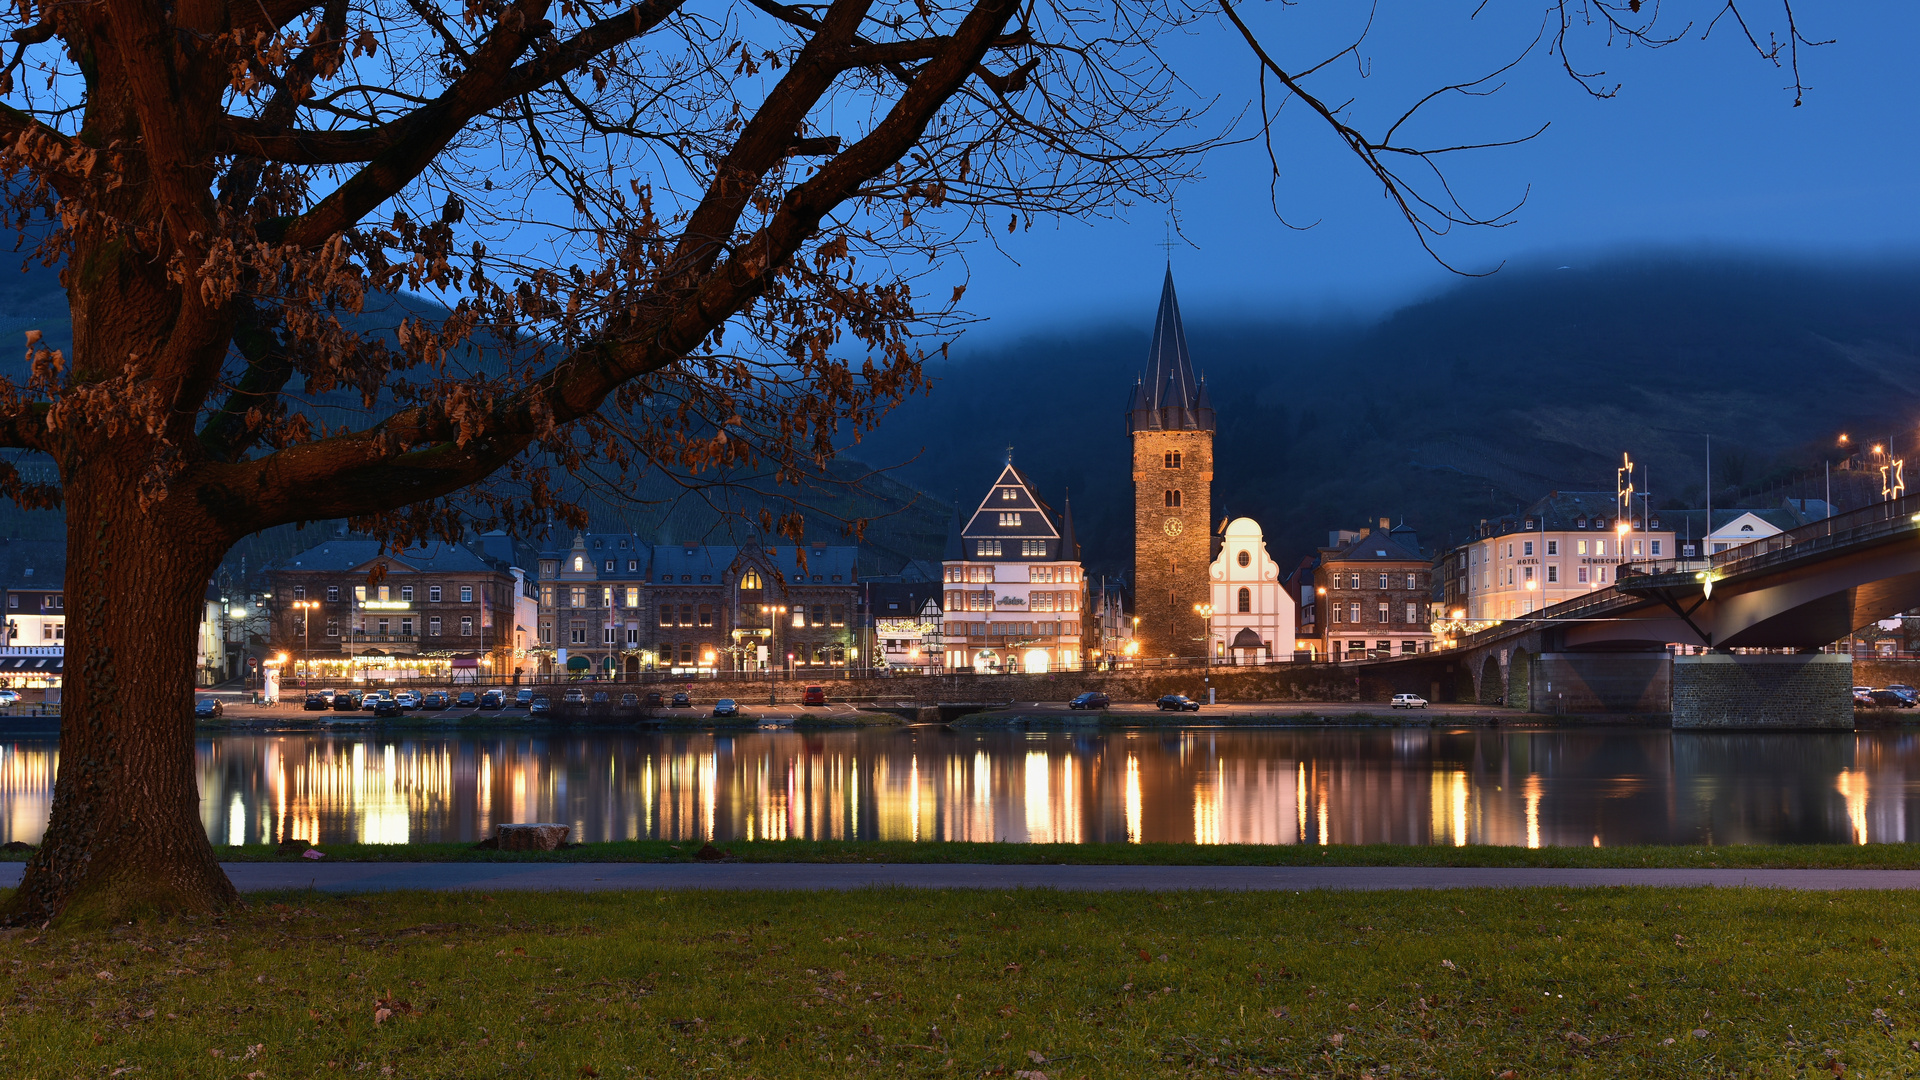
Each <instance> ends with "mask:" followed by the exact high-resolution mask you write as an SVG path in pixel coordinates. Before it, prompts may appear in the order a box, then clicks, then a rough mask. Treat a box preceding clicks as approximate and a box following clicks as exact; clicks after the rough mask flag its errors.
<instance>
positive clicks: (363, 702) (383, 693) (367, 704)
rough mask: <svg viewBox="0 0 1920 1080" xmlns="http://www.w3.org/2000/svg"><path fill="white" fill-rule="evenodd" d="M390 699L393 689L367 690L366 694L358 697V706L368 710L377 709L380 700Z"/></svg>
mask: <svg viewBox="0 0 1920 1080" xmlns="http://www.w3.org/2000/svg"><path fill="white" fill-rule="evenodd" d="M392 700H393V691H391V690H369V691H367V696H366V697H363V698H361V699H360V707H361V708H362V709H367V710H370V711H371V710H377V709H379V708H380V703H381V702H383V701H392Z"/></svg>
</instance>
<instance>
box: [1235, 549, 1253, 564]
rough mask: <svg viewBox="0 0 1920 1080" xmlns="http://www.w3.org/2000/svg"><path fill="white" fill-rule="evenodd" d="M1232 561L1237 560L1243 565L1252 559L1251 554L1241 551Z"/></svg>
mask: <svg viewBox="0 0 1920 1080" xmlns="http://www.w3.org/2000/svg"><path fill="white" fill-rule="evenodd" d="M1234 561H1235V562H1238V563H1239V564H1240V565H1241V566H1245V565H1247V564H1248V563H1251V562H1252V561H1253V556H1252V555H1249V554H1247V553H1246V552H1244V551H1242V552H1241V553H1240V554H1239V556H1238V557H1237V558H1236V559H1235V560H1234Z"/></svg>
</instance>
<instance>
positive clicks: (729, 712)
mask: <svg viewBox="0 0 1920 1080" xmlns="http://www.w3.org/2000/svg"><path fill="white" fill-rule="evenodd" d="M713 715H715V716H739V715H740V706H739V704H738V703H737V702H735V701H734V700H733V699H732V698H730V697H723V698H721V699H720V700H719V701H716V702H714V703H713Z"/></svg>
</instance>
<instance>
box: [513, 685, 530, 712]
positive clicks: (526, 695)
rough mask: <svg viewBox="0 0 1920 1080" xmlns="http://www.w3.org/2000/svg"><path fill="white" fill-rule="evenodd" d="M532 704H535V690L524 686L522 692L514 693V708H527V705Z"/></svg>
mask: <svg viewBox="0 0 1920 1080" xmlns="http://www.w3.org/2000/svg"><path fill="white" fill-rule="evenodd" d="M531 704H533V691H532V690H529V689H527V688H525V687H522V688H521V689H520V692H519V693H517V694H515V695H513V707H514V708H516V709H524V708H526V707H527V706H529V705H531Z"/></svg>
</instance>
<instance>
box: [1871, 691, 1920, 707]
mask: <svg viewBox="0 0 1920 1080" xmlns="http://www.w3.org/2000/svg"><path fill="white" fill-rule="evenodd" d="M1873 703H1874V704H1875V705H1879V706H1881V707H1882V708H1891V709H1911V708H1913V707H1914V705H1915V704H1916V703H1920V697H1916V696H1915V695H1914V694H1913V693H1912V692H1911V691H1908V690H1895V689H1894V688H1893V687H1891V686H1883V687H1881V688H1880V689H1878V690H1875V691H1874V692H1873Z"/></svg>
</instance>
